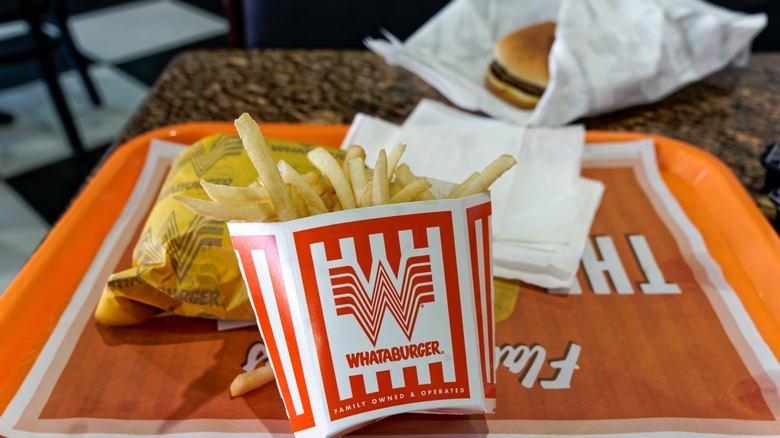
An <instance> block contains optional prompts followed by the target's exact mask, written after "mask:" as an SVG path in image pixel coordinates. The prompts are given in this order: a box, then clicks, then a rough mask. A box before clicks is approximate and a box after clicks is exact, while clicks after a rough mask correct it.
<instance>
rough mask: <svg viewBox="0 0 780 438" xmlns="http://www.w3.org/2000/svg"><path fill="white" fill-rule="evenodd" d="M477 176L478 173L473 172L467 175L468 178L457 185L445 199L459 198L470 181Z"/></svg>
mask: <svg viewBox="0 0 780 438" xmlns="http://www.w3.org/2000/svg"><path fill="white" fill-rule="evenodd" d="M478 176H479V172H473V173H472V174H471V175H469V177H468V178H466V179H464V180H463V182H462V183H460V184H458V185H457V186H455V188H454V189H452V191H451V192H450V194H449V195H447V199H455V198H459V197H460V196H461V194H462V193H463V192H464V191H465V190H466V189H467V188H468V186H469V184H471V183H472V181H474V180H475V179H476V178H477V177H478Z"/></svg>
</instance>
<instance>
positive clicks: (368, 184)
mask: <svg viewBox="0 0 780 438" xmlns="http://www.w3.org/2000/svg"><path fill="white" fill-rule="evenodd" d="M235 126H236V130H237V131H238V134H239V137H240V138H241V141H242V144H243V146H244V149H245V150H246V153H247V155H248V156H249V159H250V161H251V162H252V165H253V166H254V167H255V169H256V171H257V180H256V182H255V183H253V184H250V185H249V186H246V187H236V186H229V185H221V184H215V183H213V182H207V181H201V186H202V187H203V189H204V191H205V193H206V195H207V197H208V198H209V199H198V198H192V197H187V196H182V195H177V196H176V199H178V200H180V201H181V202H182V203H183V204H184V205H185V206H186V207H187V208H189V209H190V210H191V211H193V212H194V213H196V214H200V215H202V216H205V217H208V218H211V219H215V220H221V221H231V220H232V221H245V222H271V221H289V220H295V219H298V218H302V217H307V216H313V215H319V214H326V213H329V212H334V211H341V210H346V209H352V208H363V207H372V206H379V205H387V204H391V203H402V202H411V201H425V200H433V199H437V198H436V197H435V196H434V195H433V194H432V193H431V192H430V191H429V189H430V188H431V184H430V182H428V181H427V180H426V179H425V178H423V177H418V176H416V175H414V174H413V173H412V171H411V170H410V169H409V167H408V166H407V165H405V164H403V163H401V162H400V160H401V158H402V156H403V153H404V151H405V150H406V145H404V144H399V145H397V146H396V147H395V148H394V149H393V150H392V151H391V152H390V153H389V154H388V153H387V151H386V150H384V149H382V150H380V152H379V155H378V158H377V160H376V163H375V164H374V167H373V169H372V168H371V167H369V166H367V165H366V162H365V157H366V154H365V151H364V150H363V148H362V147H360V146H358V145H353V146H350V147H349V148H348V149H347V152H346V157H345V159H344V162H343V163H341V164H339V163H338V161H337V160H336V159H335V158H334V157H333V156H332V155H331V154H330V153H328V151H327V150H325V149H324V148H317V149H314V150H311V151H310V152H308V154H307V158H308V159H309V161H310V162H311V163H312V164H313V165H314V167H315V168H316V169H317V170H318V171H319V172H309V173H306V174H303V175H302V174H300V173H299V172H298V171H297V170H296V169H294V168H293V167H292V166H290V165H289V164H288V163H286V162H285V161H283V160H280V161H279V162H278V163H277V162H275V161H274V160H273V157H272V156H271V151H270V148H269V147H268V146H267V145H266V143H265V140H264V137H263V135H262V133H261V131H260V127H259V125H258V124H257V123H256V122H255V121H254V120H253V119H252V118H251V116H249V114H247V113H244V114H242V115H241V116H240V117H239V118H238V119H236V121H235ZM515 164H516V160H515V158H513V157H512V156H510V155H506V154H504V155H501V156H499V157H498V158H496V159H495V160H493V161H492V162H491V163H490V164H488V165H487V166H486V167H485V168H484V169H483V170H482V171H480V172H474V173H472V174H471V175H470V176H469V177H468V178H466V179H465V180H464V181H463V182H462V183H460V184H458V185H457V186H455V188H454V189H453V190H452V191H451V192H450V193H449V194H448V195H447V198H450V199H453V198H461V197H467V196H471V195H474V194H477V193H482V192H484V191H486V190H487V189H488V188H489V187H490V186H491V185H492V184H493V182H495V181H496V180H497V179H498V178H499V177H500V176H501V175H503V174H504V173H505V172H506V171H507V170H509V169H510V168H511V167H512V166H514V165H515ZM413 351H414V353H413ZM436 352H439V350H438V345H435V343H434V342H430V343H425V344H420V345H416V344H415V345H414V346H411V345H409V346H406V347H405V348H403V349H399V350H398V351H397V353H398V355H399V357H400V355H402V354H407V355H409V356H411V355H412V354H415V355H430V354H437V353H436ZM356 354H357V356H356V358H355V360H356V363H358V364H360V363H361V361H362V360H364V358H365V357H366V356H363V353H356ZM367 354H368V362H371V361H372V360H373V361H386V360H388V359H387V358H388V357H389V359H390V360H393V357H394V356H393V354H394V353H393V351H392V350H390V351H388V352H384V351H382V352H381V353H378V352H377V351H374V352H369V353H367ZM439 354H440V352H439ZM271 380H273V373H272V371H271V369H270V366H269V365H268V364H265V365H263V366H261V367H259V368H257V369H255V370H252V371H248V372H246V373H243V374H241V375H239V376H238V377H237V378H236V380H235V381H234V382H233V384H232V385H231V395H233V396H238V395H241V394H243V393H246V392H248V391H250V390H252V389H254V388H257V387H259V386H262V385H264V384H266V383H268V382H270V381H271Z"/></svg>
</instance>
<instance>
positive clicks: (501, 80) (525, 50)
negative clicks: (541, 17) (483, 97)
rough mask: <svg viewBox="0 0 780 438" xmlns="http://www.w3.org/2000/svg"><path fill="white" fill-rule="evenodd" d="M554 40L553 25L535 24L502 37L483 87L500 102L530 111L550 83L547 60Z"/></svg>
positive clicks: (550, 23) (551, 23) (551, 22)
mask: <svg viewBox="0 0 780 438" xmlns="http://www.w3.org/2000/svg"><path fill="white" fill-rule="evenodd" d="M554 40H555V22H553V21H545V22H542V23H537V24H534V25H531V26H528V27H524V28H522V29H518V30H516V31H514V32H511V33H509V34H506V35H504V36H503V37H501V38H500V39H499V40H498V41H497V42H496V45H495V48H494V51H493V62H491V64H490V66H489V67H488V69H487V72H486V73H485V86H486V87H487V89H488V90H490V92H491V93H493V94H495V95H496V96H497V97H498V98H500V99H501V100H503V101H505V102H507V103H509V104H511V105H514V106H517V107H520V108H523V109H533V108H534V107H536V103H537V102H539V99H540V98H541V97H542V94H543V93H544V90H545V88H546V87H547V83H548V82H549V81H550V70H549V67H548V58H549V57H550V50H551V49H552V45H553V41H554Z"/></svg>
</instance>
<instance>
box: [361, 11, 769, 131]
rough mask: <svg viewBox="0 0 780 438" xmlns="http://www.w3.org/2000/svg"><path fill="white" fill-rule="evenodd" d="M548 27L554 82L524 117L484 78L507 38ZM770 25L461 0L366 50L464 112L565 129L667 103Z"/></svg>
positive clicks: (700, 15)
mask: <svg viewBox="0 0 780 438" xmlns="http://www.w3.org/2000/svg"><path fill="white" fill-rule="evenodd" d="M545 20H555V21H557V23H558V26H557V29H556V39H555V43H554V44H553V47H552V51H551V54H550V60H549V67H550V83H549V85H548V87H547V89H546V91H545V93H544V95H543V96H542V98H541V100H540V101H539V103H538V105H537V107H536V108H535V109H534V110H533V111H528V110H521V109H518V108H516V107H513V106H511V105H509V104H507V103H505V102H504V101H502V100H500V99H498V98H497V97H495V96H494V95H493V94H491V93H490V92H489V91H488V90H487V89H486V88H485V86H484V74H485V71H486V69H487V68H488V66H489V65H490V63H491V61H492V54H493V47H494V45H495V42H496V41H497V40H498V39H499V38H500V37H501V36H503V35H505V34H507V33H509V32H511V31H514V30H516V29H518V28H521V27H525V26H528V25H530V24H533V23H537V22H540V21H545ZM764 26H766V16H765V15H763V14H757V15H746V14H741V13H735V12H731V11H728V10H725V9H722V8H719V7H716V6H713V5H711V4H708V3H705V2H704V1H701V0H562V1H549V0H526V1H522V2H519V1H512V0H454V1H453V2H452V3H450V4H449V5H447V6H446V7H445V8H444V9H442V10H441V11H440V12H439V13H438V14H437V15H435V16H434V17H433V18H432V19H431V20H429V21H428V22H427V23H426V24H425V25H423V26H422V27H421V28H420V29H418V31H417V32H415V34H413V35H412V36H411V37H410V38H409V39H408V40H407V41H405V42H403V43H402V42H400V41H398V40H397V39H395V38H393V37H392V36H391V35H386V36H387V40H386V41H385V40H377V39H368V40H367V41H366V45H367V46H368V47H369V48H370V49H371V50H373V51H375V52H376V53H378V54H380V55H382V56H383V57H384V58H385V59H386V60H387V62H388V63H389V64H393V65H400V66H402V67H405V68H407V69H409V70H410V71H412V72H414V73H415V74H417V75H419V76H420V77H421V78H422V79H424V80H425V81H427V82H428V83H429V84H431V85H432V86H433V87H434V88H436V89H437V90H438V91H439V92H441V93H442V94H443V95H444V96H446V97H447V98H448V99H449V100H450V101H452V102H453V103H454V104H456V105H458V106H460V107H462V108H464V109H468V110H473V111H483V112H485V113H487V114H489V115H491V116H493V117H496V118H500V119H503V120H506V121H509V122H512V123H515V124H521V125H526V124H530V125H537V126H559V125H564V124H567V123H569V122H571V121H574V120H576V119H578V118H580V117H583V116H588V115H594V114H599V113H604V112H608V111H613V110H616V109H620V108H626V107H629V106H633V105H638V104H643V103H650V102H655V101H657V100H660V99H662V98H663V97H665V96H667V95H669V94H671V93H672V92H674V91H675V90H677V89H679V88H681V87H683V86H684V85H687V84H689V83H691V82H694V81H696V80H699V79H701V78H703V77H704V76H706V75H708V74H711V73H713V72H715V71H717V70H719V69H722V68H723V67H725V66H726V65H728V64H729V63H730V62H732V61H733V60H735V59H736V58H737V57H738V56H739V55H740V54H744V53H745V50H746V49H748V48H749V45H750V42H751V41H752V39H753V38H754V37H755V36H756V35H757V34H758V32H760V31H761V29H763V27H764ZM742 59H744V58H742Z"/></svg>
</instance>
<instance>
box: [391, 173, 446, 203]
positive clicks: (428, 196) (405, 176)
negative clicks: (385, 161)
mask: <svg viewBox="0 0 780 438" xmlns="http://www.w3.org/2000/svg"><path fill="white" fill-rule="evenodd" d="M395 177H396V178H398V180H400V181H401V183H403V184H404V185H409V184H411V183H413V182H414V181H415V180H417V178H418V177H417V176H416V175H415V174H414V173H412V171H411V169H409V166H407V165H406V164H399V165H398V166H396V168H395ZM415 199H416V200H418V201H432V200H435V199H436V196H434V195H433V193H431V192H429V191H427V190H426V191H424V192H422V193H420V194H419V195H417V198H415Z"/></svg>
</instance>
